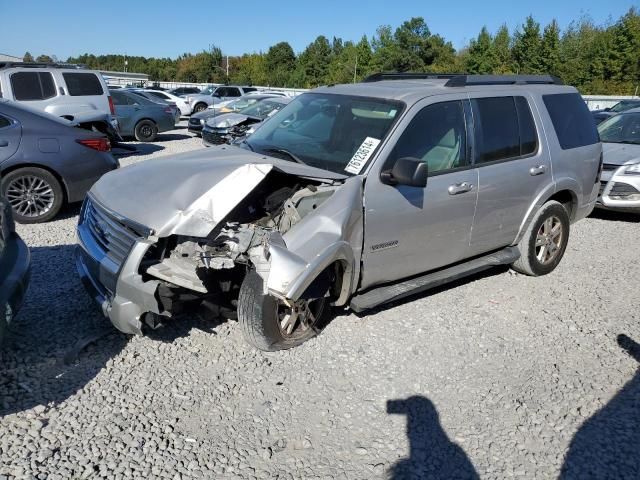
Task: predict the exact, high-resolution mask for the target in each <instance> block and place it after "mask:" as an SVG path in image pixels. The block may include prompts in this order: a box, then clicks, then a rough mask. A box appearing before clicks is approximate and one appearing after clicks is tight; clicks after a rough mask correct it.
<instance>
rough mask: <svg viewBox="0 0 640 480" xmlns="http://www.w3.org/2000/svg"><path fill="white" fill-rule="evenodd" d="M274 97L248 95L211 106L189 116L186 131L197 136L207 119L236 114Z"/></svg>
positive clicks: (274, 96) (270, 95)
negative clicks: (223, 114) (224, 114)
mask: <svg viewBox="0 0 640 480" xmlns="http://www.w3.org/2000/svg"><path fill="white" fill-rule="evenodd" d="M276 97H279V96H278V95H273V94H257V93H248V94H246V95H243V96H242V97H239V98H237V99H235V100H229V101H227V102H220V103H218V104H215V105H211V106H209V107H208V108H206V109H205V110H202V111H201V112H198V113H194V114H193V115H191V117H190V118H189V122H188V123H187V130H188V131H189V132H191V133H194V134H196V135H198V136H199V135H201V133H202V128H203V127H204V124H205V122H206V121H207V120H208V119H209V118H212V117H216V116H219V115H220V114H222V113H230V112H238V111H240V110H242V109H243V108H246V107H248V106H249V105H252V104H254V103H255V102H259V101H260V100H264V99H265V98H276ZM216 107H217V108H216Z"/></svg>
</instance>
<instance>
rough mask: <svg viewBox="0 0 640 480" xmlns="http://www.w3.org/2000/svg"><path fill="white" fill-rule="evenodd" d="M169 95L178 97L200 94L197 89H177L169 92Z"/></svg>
mask: <svg viewBox="0 0 640 480" xmlns="http://www.w3.org/2000/svg"><path fill="white" fill-rule="evenodd" d="M169 93H171V94H172V95H176V96H178V97H180V96H182V95H192V94H193V95H197V94H198V93H202V92H201V91H200V89H199V88H196V87H178V88H174V89H173V90H169Z"/></svg>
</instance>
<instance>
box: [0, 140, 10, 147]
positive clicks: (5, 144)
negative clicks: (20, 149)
mask: <svg viewBox="0 0 640 480" xmlns="http://www.w3.org/2000/svg"><path fill="white" fill-rule="evenodd" d="M8 146H9V142H8V141H7V140H0V147H8Z"/></svg>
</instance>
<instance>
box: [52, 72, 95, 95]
mask: <svg viewBox="0 0 640 480" xmlns="http://www.w3.org/2000/svg"><path fill="white" fill-rule="evenodd" d="M62 78H64V81H65V83H66V84H67V90H68V92H69V95H71V96H72V97H86V96H90V95H102V94H103V93H104V91H103V90H102V84H101V83H100V80H98V77H96V75H95V73H63V74H62Z"/></svg>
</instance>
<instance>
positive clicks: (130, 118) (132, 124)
mask: <svg viewBox="0 0 640 480" xmlns="http://www.w3.org/2000/svg"><path fill="white" fill-rule="evenodd" d="M111 95H112V97H113V103H114V105H115V110H116V115H117V117H118V123H119V124H120V134H121V135H122V136H123V137H135V139H136V140H138V141H139V142H153V141H154V140H155V139H156V137H157V135H158V133H161V132H166V131H168V130H173V129H174V128H175V124H176V123H175V110H174V109H173V108H171V106H170V105H161V104H159V103H157V102H152V101H151V100H148V99H146V98H144V97H142V96H141V95H136V94H135V93H132V92H130V91H127V90H115V91H113V92H111Z"/></svg>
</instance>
